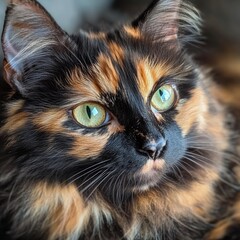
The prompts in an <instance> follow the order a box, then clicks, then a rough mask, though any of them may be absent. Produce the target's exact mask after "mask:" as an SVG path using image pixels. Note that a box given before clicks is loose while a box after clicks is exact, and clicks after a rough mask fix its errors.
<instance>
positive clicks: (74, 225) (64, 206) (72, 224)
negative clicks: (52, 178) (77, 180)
mask: <svg viewBox="0 0 240 240" xmlns="http://www.w3.org/2000/svg"><path fill="white" fill-rule="evenodd" d="M31 202H32V206H31V215H32V216H31V217H32V218H33V222H34V221H35V219H34V218H36V219H37V218H38V217H40V218H41V217H44V218H45V222H43V223H42V224H43V225H44V226H43V227H44V228H48V229H49V238H48V239H57V238H58V237H60V236H68V237H69V236H74V235H75V234H76V235H79V234H80V232H81V230H82V229H83V228H84V226H85V225H86V224H87V223H88V221H89V212H88V209H87V208H86V207H85V203H84V200H83V198H82V197H81V196H80V194H79V192H78V190H77V188H76V187H75V186H74V185H66V186H60V185H50V184H47V183H39V184H37V185H36V186H35V187H34V188H33V191H32V193H31Z"/></svg>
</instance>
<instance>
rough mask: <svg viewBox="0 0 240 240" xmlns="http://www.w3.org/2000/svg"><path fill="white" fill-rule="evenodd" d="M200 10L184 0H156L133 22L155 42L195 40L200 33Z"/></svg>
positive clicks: (134, 25) (135, 26) (133, 24)
mask: <svg viewBox="0 0 240 240" xmlns="http://www.w3.org/2000/svg"><path fill="white" fill-rule="evenodd" d="M200 21H201V20H200V17H199V13H198V11H197V10H196V9H195V8H194V7H193V6H192V5H191V4H187V3H186V2H184V0H155V1H153V2H152V4H151V5H150V6H149V8H148V9H147V10H146V11H145V12H143V13H142V14H141V15H140V16H139V17H138V18H137V19H136V20H135V21H134V22H133V23H132V26H133V27H134V28H139V29H140V31H141V34H143V35H145V36H146V37H148V38H150V39H152V40H153V41H154V42H169V41H171V42H172V41H175V42H180V43H183V44H184V43H185V42H187V43H188V42H190V41H193V42H194V41H195V40H196V38H195V37H196V36H198V35H199V33H200V29H199V25H200Z"/></svg>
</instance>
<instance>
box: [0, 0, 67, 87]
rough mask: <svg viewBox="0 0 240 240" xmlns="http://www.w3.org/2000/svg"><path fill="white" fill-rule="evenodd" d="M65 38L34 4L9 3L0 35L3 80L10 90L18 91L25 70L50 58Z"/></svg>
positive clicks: (29, 0) (28, 0)
mask: <svg viewBox="0 0 240 240" xmlns="http://www.w3.org/2000/svg"><path fill="white" fill-rule="evenodd" d="M65 36H66V34H65V33H64V32H63V31H62V30H61V28H60V27H59V26H58V25H57V24H56V22H55V21H54V20H53V19H52V17H51V16H50V15H49V14H48V13H47V11H46V10H45V9H44V8H43V7H42V6H41V5H40V4H39V3H37V2H36V1H34V0H10V3H9V5H8V8H7V11H6V18H5V24H4V30H3V34H2V46H3V52H4V58H5V60H4V78H5V80H6V81H7V82H8V83H9V84H10V85H11V86H12V87H17V88H18V87H20V83H19V78H20V75H21V73H22V71H23V69H24V66H26V65H30V64H31V63H33V62H37V59H38V58H40V57H44V56H46V55H47V54H50V51H51V48H52V47H53V46H55V45H57V44H58V43H59V41H63V39H64V37H65Z"/></svg>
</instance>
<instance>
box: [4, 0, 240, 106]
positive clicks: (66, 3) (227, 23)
mask: <svg viewBox="0 0 240 240" xmlns="http://www.w3.org/2000/svg"><path fill="white" fill-rule="evenodd" d="M151 1H152V0H39V2H40V3H41V4H42V5H43V6H44V7H45V8H46V9H47V10H48V11H49V12H50V13H51V14H52V15H53V17H54V18H55V19H56V21H57V22H58V23H59V24H60V25H61V26H62V28H63V29H64V30H66V31H67V32H68V33H74V32H75V31H77V30H78V29H79V28H84V29H92V30H98V29H99V28H103V29H104V28H107V29H109V27H113V26H115V25H117V24H120V23H122V22H125V21H128V20H129V19H134V17H136V16H137V15H138V14H139V13H140V12H141V11H143V10H144V9H145V8H146V7H147V5H148V4H149V3H150V2H151ZM189 1H190V2H192V3H194V4H195V5H196V6H197V8H198V9H200V11H201V14H202V17H203V19H204V24H203V35H204V39H205V40H204V44H202V45H201V46H200V47H198V48H196V49H193V50H194V51H195V56H196V58H197V60H198V61H200V62H201V63H202V64H204V65H206V66H208V67H210V68H211V69H212V72H213V74H215V75H216V79H217V81H218V82H219V83H220V84H221V83H224V86H226V88H232V89H233V90H234V91H236V87H235V86H236V84H237V85H240V0H189ZM6 2H7V0H0V31H2V26H3V20H4V15H5V9H6ZM96 23H97V25H96ZM2 57H3V55H2V50H1V48H0V66H1V65H2V64H1V62H2ZM239 89H240V87H239ZM238 96H239V102H240V92H238Z"/></svg>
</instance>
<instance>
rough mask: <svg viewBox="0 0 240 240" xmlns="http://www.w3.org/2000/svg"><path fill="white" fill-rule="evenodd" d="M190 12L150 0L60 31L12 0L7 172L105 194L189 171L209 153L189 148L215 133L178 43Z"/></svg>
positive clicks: (192, 17) (4, 126)
mask: <svg viewBox="0 0 240 240" xmlns="http://www.w3.org/2000/svg"><path fill="white" fill-rule="evenodd" d="M198 22H199V16H198V14H197V12H196V11H195V10H194V8H192V7H190V6H189V5H187V4H186V3H183V2H182V1H179V0H160V1H154V2H153V3H152V5H151V6H150V7H149V8H148V9H147V10H146V11H145V12H144V13H143V14H142V15H141V16H140V17H139V18H138V19H137V20H135V21H134V22H133V23H131V24H129V25H124V26H122V27H120V28H119V29H117V30H112V31H110V32H108V33H102V32H101V33H86V32H83V31H82V32H79V34H77V35H74V36H69V35H68V34H67V33H65V32H64V31H63V30H62V29H61V28H60V27H59V26H58V25H57V24H56V22H55V21H54V20H53V19H52V18H51V16H50V15H49V14H48V13H47V12H46V11H45V10H44V9H43V8H42V7H41V6H40V5H39V4H38V3H37V2H35V1H30V0H12V1H11V3H10V5H9V7H8V10H7V14H6V21H5V27H4V32H3V36H2V44H3V50H4V54H5V61H4V70H5V71H4V76H5V80H6V81H7V82H8V83H9V85H10V86H11V88H12V90H11V92H9V93H8V98H7V99H5V100H4V101H3V102H4V104H2V108H1V119H2V122H1V128H0V134H1V138H2V139H4V141H3V142H2V141H1V143H0V148H1V151H2V153H1V158H2V159H3V160H2V161H3V162H5V163H4V166H5V167H6V169H10V168H11V170H12V171H13V174H12V176H15V177H16V176H17V179H18V181H19V182H21V181H22V182H24V183H26V182H34V183H36V182H42V183H49V184H50V183H54V184H58V183H60V184H69V183H71V184H76V185H77V186H78V188H79V191H80V192H81V193H82V194H83V195H84V196H85V197H89V196H92V195H94V193H95V192H101V193H103V195H105V196H107V198H109V199H110V198H113V199H115V200H116V199H117V198H118V196H117V195H122V194H123V193H127V192H130V193H132V192H139V191H140V192H141V191H147V190H148V189H149V188H151V187H155V186H158V187H159V186H160V187H162V188H164V187H165V186H166V185H168V184H169V183H171V184H173V185H179V184H180V185H181V183H182V184H186V182H187V181H192V180H193V179H196V178H197V177H198V175H199V171H202V169H207V168H210V166H211V165H212V164H214V163H212V162H211V161H210V160H209V157H208V156H207V155H205V156H202V157H200V155H201V154H199V153H197V151H199V152H201V151H203V148H206V147H209V148H211V147H212V146H211V144H212V143H213V142H214V139H217V138H218V136H219V135H220V134H222V128H221V127H222V125H221V124H220V123H219V126H218V125H216V126H214V127H215V129H214V130H213V126H212V125H211V123H210V118H214V117H215V116H216V115H217V109H216V108H214V107H213V104H211V103H212V100H209V97H208V86H207V85H204V83H203V77H202V75H201V73H200V71H199V69H198V67H197V66H196V65H195V64H194V62H193V60H192V58H191V57H190V56H189V55H188V53H187V51H186V45H187V44H189V43H190V42H192V41H195V40H196V39H195V38H194V36H195V35H196V34H197V33H198V32H199V29H198ZM211 106H212V107H211ZM208 137H210V138H211V141H210V140H209V138H208ZM206 142H209V145H206ZM197 143H198V144H199V145H196V144H197ZM214 144H215V143H214ZM196 146H198V149H197V147H196ZM214 146H216V144H215V145H214Z"/></svg>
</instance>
